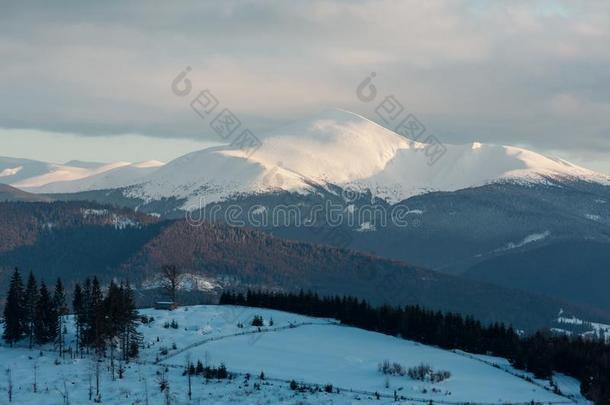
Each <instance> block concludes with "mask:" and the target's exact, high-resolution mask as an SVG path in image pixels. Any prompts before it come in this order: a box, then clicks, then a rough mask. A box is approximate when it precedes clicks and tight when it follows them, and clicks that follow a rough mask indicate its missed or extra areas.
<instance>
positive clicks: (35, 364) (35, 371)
mask: <svg viewBox="0 0 610 405" xmlns="http://www.w3.org/2000/svg"><path fill="white" fill-rule="evenodd" d="M33 388H34V392H35V393H36V392H38V360H34V386H33Z"/></svg>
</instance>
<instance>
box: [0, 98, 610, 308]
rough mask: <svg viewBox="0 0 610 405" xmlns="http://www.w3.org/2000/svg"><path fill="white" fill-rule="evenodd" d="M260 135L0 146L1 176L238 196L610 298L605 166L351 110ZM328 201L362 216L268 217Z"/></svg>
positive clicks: (609, 186) (399, 248) (392, 247)
mask: <svg viewBox="0 0 610 405" xmlns="http://www.w3.org/2000/svg"><path fill="white" fill-rule="evenodd" d="M424 138H425V137H424ZM259 139H260V141H261V146H260V148H258V149H257V150H254V151H253V150H243V149H240V148H239V147H238V146H237V145H234V146H230V145H227V146H220V147H215V148H209V149H205V150H202V151H196V152H192V153H189V154H187V155H185V156H182V157H179V158H177V159H175V160H173V161H171V162H168V163H166V164H162V163H161V162H155V161H151V162H144V163H135V164H134V163H128V162H117V163H110V164H104V163H87V162H76V161H72V162H67V163H65V164H50V163H44V162H36V161H31V160H24V159H12V158H0V182H5V183H7V184H9V185H10V186H11V187H13V188H9V186H4V188H3V189H0V200H3V199H4V200H24V201H36V200H37V199H41V200H43V201H44V200H49V199H53V200H66V201H74V200H76V201H96V202H99V203H103V204H112V205H116V206H120V207H125V208H130V209H134V210H137V211H138V212H140V213H148V214H151V215H154V216H155V217H159V218H161V219H178V218H184V216H185V214H186V212H192V213H191V215H192V216H194V217H199V215H200V213H201V212H200V211H199V210H200V209H201V208H202V207H205V208H204V210H203V211H204V214H205V213H208V212H210V211H213V210H216V209H217V211H214V212H216V213H217V218H214V219H216V220H219V221H221V222H222V221H223V220H224V219H226V215H224V214H226V213H227V210H229V209H231V208H234V207H235V206H238V207H240V209H241V211H240V213H238V214H237V215H233V219H234V220H235V221H238V222H241V223H242V224H243V225H246V226H249V227H252V228H257V229H259V230H261V231H264V232H267V233H268V234H272V235H273V236H275V237H280V238H284V239H289V240H300V241H303V242H313V243H316V244H324V245H334V246H338V247H345V248H349V249H351V250H355V251H360V252H366V253H367V254H370V255H374V256H378V257H383V258H386V259H390V260H400V261H403V262H406V263H411V264H413V265H415V266H418V267H421V268H428V269H432V270H435V271H438V272H442V273H446V274H449V275H452V276H460V277H467V278H469V279H471V280H476V281H483V282H486V283H492V284H495V285H498V286H500V287H506V288H513V289H520V290H522V291H528V292H529V293H535V294H543V295H546V296H549V297H554V298H557V299H560V300H565V301H568V302H573V303H577V304H579V305H584V306H590V307H591V308H596V309H600V310H602V311H608V310H610V298H608V295H607V293H606V287H605V286H607V281H608V274H609V272H610V269H609V268H608V265H607V263H608V261H607V255H605V253H604V252H605V251H610V249H608V248H610V178H609V177H608V176H606V175H604V174H601V173H597V172H594V171H591V170H588V169H585V168H582V167H579V166H577V165H574V164H571V163H569V162H566V161H564V160H561V159H554V158H549V157H545V156H543V155H540V154H537V153H535V152H532V151H528V150H525V149H521V148H516V147H511V146H501V145H488V144H481V143H471V144H467V145H444V146H443V148H444V149H442V148H441V150H444V153H442V155H440V156H436V157H435V158H434V159H431V153H430V151H431V150H432V149H431V148H432V147H433V146H431V145H429V144H427V143H425V142H417V141H414V140H411V139H408V138H405V137H403V136H401V135H398V134H397V133H395V132H392V131H390V130H388V129H386V128H383V127H381V126H379V125H377V124H375V123H373V122H371V121H369V120H367V119H365V118H363V117H360V116H358V115H356V114H352V113H349V112H346V111H342V110H331V111H327V112H324V113H322V114H320V115H319V116H317V117H314V118H312V119H310V120H306V121H304V122H299V123H295V124H293V125H289V126H287V127H284V128H280V129H277V130H275V131H272V132H269V133H266V134H261V135H260V136H259ZM433 151H436V152H438V151H439V149H438V148H437V149H434V150H433ZM14 187H16V188H18V189H21V190H23V191H26V192H28V193H24V192H23V191H21V190H16V189H15V188H14ZM327 202H332V203H334V204H337V205H339V206H340V207H342V213H343V214H346V213H350V214H352V215H353V216H354V217H355V218H357V220H356V221H355V222H353V223H342V224H341V225H340V226H338V227H335V226H331V225H330V224H329V223H327V222H325V221H318V222H316V223H314V224H313V226H308V227H304V226H303V224H296V223H294V222H291V221H288V222H284V223H279V224H278V223H275V222H274V221H269V220H268V219H269V215H271V214H272V211H273V209H274V207H277V206H280V205H289V206H291V207H296V208H295V209H296V210H298V212H299V215H300V217H301V218H309V217H311V213H312V211H313V210H315V209H316V207H319V206H321V205H324V204H325V203H327ZM371 205H374V206H375V207H376V208H380V209H382V210H383V211H384V212H386V213H387V212H392V210H393V209H394V208H395V207H398V206H400V207H405V208H406V209H407V210H406V211H404V214H405V218H406V225H404V224H403V225H402V226H396V224H394V223H389V224H385V225H383V226H382V225H380V224H376V223H374V221H371V220H366V219H363V218H364V216H363V215H360V214H361V213H363V212H365V211H366V210H367V209H370V206H371ZM248 213H253V214H255V215H254V216H252V215H248ZM204 218H205V217H204ZM263 219H266V220H263ZM235 221H234V222H235ZM329 234H330V235H331V236H330V237H329ZM333 235H339V236H341V238H339V239H337V238H334V237H332V236H333ZM579 258H580V259H579ZM267 271H270V270H267ZM257 274H258V275H257V277H260V278H261V280H262V279H263V278H264V274H262V273H257ZM434 274H438V273H434Z"/></svg>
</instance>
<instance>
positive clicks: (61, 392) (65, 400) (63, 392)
mask: <svg viewBox="0 0 610 405" xmlns="http://www.w3.org/2000/svg"><path fill="white" fill-rule="evenodd" d="M62 378H63V385H64V388H63V390H60V389H59V388H55V389H56V390H57V392H59V395H61V397H62V399H63V405H70V392H69V391H68V385H67V384H66V377H65V376H64V377H62Z"/></svg>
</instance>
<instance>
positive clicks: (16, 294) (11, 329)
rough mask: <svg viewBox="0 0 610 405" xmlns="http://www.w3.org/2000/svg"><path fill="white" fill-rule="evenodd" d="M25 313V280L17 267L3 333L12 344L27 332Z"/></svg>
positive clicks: (13, 277) (12, 278)
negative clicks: (23, 280)
mask: <svg viewBox="0 0 610 405" xmlns="http://www.w3.org/2000/svg"><path fill="white" fill-rule="evenodd" d="M24 315H25V302H24V296H23V282H22V280H21V274H19V270H18V269H15V272H14V273H13V276H12V277H11V282H10V287H9V290H8V295H7V298H6V305H5V307H4V333H3V334H2V338H3V339H4V340H5V341H6V342H7V343H8V344H10V345H11V346H13V343H15V342H17V341H18V340H19V339H21V338H22V337H23V335H24V333H25V324H24Z"/></svg>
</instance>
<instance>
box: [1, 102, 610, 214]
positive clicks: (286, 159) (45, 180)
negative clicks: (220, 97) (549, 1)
mask: <svg viewBox="0 0 610 405" xmlns="http://www.w3.org/2000/svg"><path fill="white" fill-rule="evenodd" d="M260 140H261V142H262V146H261V147H260V148H259V149H258V150H256V151H255V152H254V153H252V154H249V152H250V151H246V150H241V149H239V148H237V147H232V146H229V145H227V146H219V147H213V148H209V149H204V150H201V151H196V152H192V153H189V154H187V155H184V156H181V157H179V158H177V159H175V160H173V161H171V162H169V163H167V164H165V165H163V164H162V163H161V162H155V161H151V162H145V163H138V164H130V163H126V162H115V163H110V164H82V162H80V163H81V164H73V165H70V164H69V163H73V162H69V163H68V164H65V165H54V164H44V163H40V162H35V164H33V163H32V164H29V166H28V165H26V164H23V163H21V162H20V161H16V160H14V161H10V160H7V159H5V160H0V176H2V177H0V180H3V182H5V183H8V184H11V185H13V186H15V187H18V188H21V189H24V190H27V191H30V192H36V193H74V192H81V191H91V190H101V189H113V188H123V187H127V186H131V187H129V189H127V190H125V194H126V196H127V197H132V198H138V199H142V200H144V201H155V200H160V199H163V198H172V197H174V198H176V199H179V200H182V199H184V200H185V201H186V202H185V204H184V206H183V208H187V209H188V208H195V207H197V206H198V204H200V199H201V198H202V197H203V198H205V202H206V203H209V202H214V201H219V200H223V199H226V198H230V197H232V196H236V195H243V194H260V193H265V192H268V191H277V190H286V191H291V192H298V193H307V192H309V191H311V190H313V189H314V187H327V186H329V185H334V186H339V187H342V188H353V189H356V190H370V191H371V192H372V193H373V194H374V195H376V196H378V197H381V198H384V199H386V200H387V201H388V202H390V203H393V202H398V201H402V200H404V199H406V198H409V197H411V196H414V195H419V194H423V193H426V192H428V191H455V190H460V189H464V188H468V187H475V186H481V185H484V184H488V183H493V182H497V181H504V180H511V181H517V182H520V183H530V182H534V183H544V182H546V181H547V179H549V178H553V179H578V180H586V181H590V182H597V183H602V184H610V177H609V176H606V175H603V174H600V173H596V172H594V171H591V170H588V169H585V168H582V167H579V166H577V165H574V164H571V163H569V162H566V161H564V160H561V159H553V158H549V157H546V156H543V155H540V154H538V153H535V152H532V151H529V150H526V149H522V148H517V147H513V146H503V145H492V144H481V143H478V142H475V143H471V144H466V145H449V144H446V145H444V147H445V148H446V150H445V152H444V154H443V155H442V156H441V157H440V158H439V159H438V160H437V161H436V162H434V164H431V161H430V151H431V150H432V149H431V148H432V147H431V146H430V145H428V144H426V143H422V142H415V141H412V140H410V139H407V138H405V137H403V136H401V135H398V134H397V133H395V132H393V131H390V130H388V129H386V128H384V127H382V126H380V125H378V124H376V123H374V122H372V121H370V120H368V119H366V118H363V117H361V116H359V115H357V114H353V113H351V112H347V111H343V110H329V111H326V112H324V113H322V114H320V115H318V116H317V117H314V118H312V119H309V120H305V121H303V122H297V123H295V124H292V125H289V126H286V127H284V128H280V129H277V130H274V131H271V132H269V133H266V134H262V135H260ZM3 159H4V158H3ZM76 163H79V162H76Z"/></svg>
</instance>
